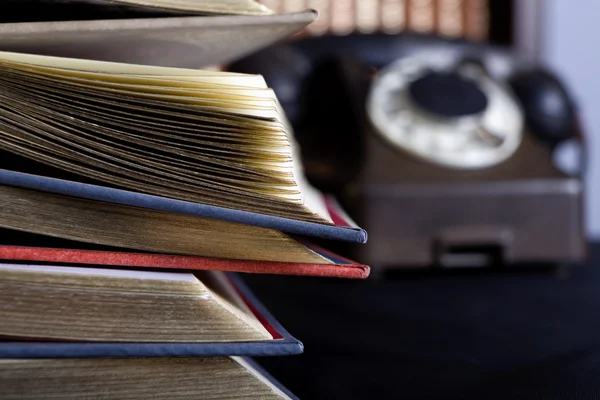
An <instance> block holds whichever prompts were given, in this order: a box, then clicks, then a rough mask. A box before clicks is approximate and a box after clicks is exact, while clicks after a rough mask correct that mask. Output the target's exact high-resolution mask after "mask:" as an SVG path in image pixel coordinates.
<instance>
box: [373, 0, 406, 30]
mask: <svg viewBox="0 0 600 400" xmlns="http://www.w3.org/2000/svg"><path fill="white" fill-rule="evenodd" d="M407 2H408V0H381V7H380V10H379V12H380V21H381V30H382V32H384V33H388V34H394V33H399V32H401V31H402V30H404V28H405V27H406V6H407Z"/></svg>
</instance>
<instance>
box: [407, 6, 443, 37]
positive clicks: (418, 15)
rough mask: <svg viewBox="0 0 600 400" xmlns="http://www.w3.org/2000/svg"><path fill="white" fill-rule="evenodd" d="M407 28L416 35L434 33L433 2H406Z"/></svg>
mask: <svg viewBox="0 0 600 400" xmlns="http://www.w3.org/2000/svg"><path fill="white" fill-rule="evenodd" d="M406 2H407V13H406V23H407V28H408V29H410V30H411V31H414V32H418V33H434V32H435V22H436V21H435V2H434V0H406Z"/></svg>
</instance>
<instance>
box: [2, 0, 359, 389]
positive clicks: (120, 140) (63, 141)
mask: <svg viewBox="0 0 600 400" xmlns="http://www.w3.org/2000/svg"><path fill="white" fill-rule="evenodd" d="M8 3H11V2H8ZM24 3H26V2H14V5H16V6H18V5H23V4H24ZM28 3H37V5H38V6H40V7H41V8H40V9H36V10H37V12H38V13H37V14H36V15H38V17H37V18H41V17H40V16H44V15H46V17H47V18H48V17H51V18H52V16H53V15H54V16H56V15H69V13H68V12H66V11H68V10H76V11H77V10H78V9H77V7H81V9H79V11H78V12H80V11H81V10H83V9H85V10H96V11H94V12H100V11H103V12H105V13H106V14H110V13H111V12H114V13H116V14H117V17H115V19H109V20H103V21H98V20H90V21H75V22H69V21H57V22H39V21H37V22H36V21H32V20H31V19H27V18H21V19H20V20H23V21H29V22H23V23H15V22H14V20H12V21H10V22H9V21H8V20H9V18H8V17H7V16H9V15H18V14H19V13H21V14H20V15H21V16H23V15H27V8H26V7H25V8H23V7H16V8H15V10H16V11H15V10H13V11H14V13H15V14H11V13H8V11H9V10H8V9H7V10H5V11H6V12H3V13H0V15H2V18H5V19H6V21H5V22H6V23H4V24H0V48H3V49H4V50H8V49H7V47H19V50H20V51H18V52H17V51H14V50H16V48H11V49H10V50H12V51H0V321H1V323H0V398H2V399H13V398H18V399H23V398H27V399H35V398H61V399H71V398H72V399H80V398H115V399H117V398H118V399H120V398H144V399H148V398H202V399H225V398H260V399H281V398H284V399H287V398H294V397H293V395H292V394H291V393H289V392H287V391H286V390H285V389H284V388H282V387H281V386H280V385H278V384H277V383H276V382H275V381H274V380H273V379H272V378H271V377H270V376H269V375H268V374H267V373H265V372H264V371H262V370H261V369H260V368H259V367H257V366H256V365H255V364H253V362H252V361H251V360H250V359H248V358H246V357H250V356H275V355H291V354H298V353H301V352H302V351H303V347H302V344H301V343H300V342H299V341H298V340H297V339H295V338H294V337H292V336H291V335H290V334H289V333H288V332H286V331H285V329H284V328H283V327H282V326H281V325H279V324H278V323H277V322H276V321H275V320H274V319H273V317H272V316H271V315H269V313H268V312H267V310H265V309H264V308H263V307H262V306H261V305H260V303H259V302H258V301H257V300H256V299H255V298H253V296H252V294H251V293H249V291H248V290H247V288H246V287H244V285H243V282H242V281H241V279H240V278H239V276H237V275H235V274H233V272H244V273H270V274H291V275H312V276H330V277H341V278H358V279H361V278H366V277H367V276H368V274H369V268H368V267H367V266H364V265H360V264H356V263H353V262H351V261H349V260H346V259H344V258H341V257H339V256H336V255H334V254H332V253H330V252H328V251H326V250H324V249H322V248H319V247H317V246H314V245H312V244H310V243H309V241H308V240H307V238H308V237H311V236H314V237H320V238H325V239H336V240H347V241H353V242H358V243H360V242H365V241H366V233H365V232H364V231H363V230H361V229H360V228H358V227H357V226H356V225H355V224H354V223H353V222H352V221H351V220H350V219H349V218H348V217H347V216H346V215H345V214H344V213H343V212H342V211H341V210H340V208H339V207H338V206H337V204H336V203H335V201H334V200H333V199H331V198H327V197H325V196H323V195H321V194H320V193H319V192H317V191H316V190H315V189H314V188H312V187H311V186H310V185H309V184H308V183H307V182H306V181H305V179H304V178H303V175H302V166H301V165H300V164H299V162H298V158H297V151H298V149H296V147H295V145H294V141H293V136H292V132H291V128H290V126H289V124H288V122H287V121H286V118H285V115H284V113H283V112H282V110H281V107H280V105H279V103H278V101H277V99H276V97H275V96H274V94H273V92H272V91H271V90H270V89H269V88H268V87H267V86H266V84H265V82H264V80H263V79H262V77H260V76H254V75H244V74H235V73H226V72H220V71H201V70H194V69H182V68H173V67H160V66H156V64H161V62H160V60H161V58H160V57H155V56H156V54H154V55H153V57H154V58H153V60H154V61H156V62H153V63H151V64H154V65H138V64H126V63H115V62H105V61H98V60H97V58H101V57H96V58H94V59H93V60H92V59H84V58H83V57H78V58H67V57H55V56H48V55H40V54H35V51H33V50H32V49H34V48H35V46H37V45H40V43H41V42H43V41H44V40H45V43H47V44H48V46H47V47H46V50H47V51H50V50H52V51H55V52H58V53H59V54H60V55H70V56H76V54H72V53H70V52H69V49H70V48H71V47H69V46H70V45H73V44H76V43H79V44H82V43H85V42H86V40H89V38H90V37H96V39H98V38H100V39H98V42H97V43H101V44H102V45H103V46H104V47H102V48H103V49H109V48H111V49H113V50H115V49H118V44H117V42H118V37H130V36H127V34H125V33H127V32H129V29H132V30H133V32H134V33H133V36H131V37H138V38H144V42H143V43H144V45H148V43H150V44H151V45H152V46H154V47H153V48H154V49H161V50H160V51H159V52H158V53H157V54H162V52H164V51H166V49H167V47H168V46H167V45H166V44H165V43H164V42H162V41H161V40H163V39H164V38H165V37H168V35H167V36H162V34H163V33H164V31H161V28H160V27H161V26H162V27H164V26H170V27H171V28H172V30H171V31H170V32H177V35H179V36H178V37H182V35H183V36H185V35H184V33H185V32H188V33H189V34H190V35H191V36H190V37H191V38H197V37H209V38H210V37H212V40H213V44H214V43H216V42H214V40H216V39H215V37H220V39H219V40H218V41H217V42H219V43H220V44H219V46H217V47H214V48H212V49H211V47H210V46H209V47H207V48H205V50H204V51H202V49H203V48H204V47H203V46H204V45H205V44H206V43H208V42H205V43H202V42H200V43H197V44H198V49H199V51H201V53H202V54H199V55H198V57H197V58H199V59H204V60H205V61H206V60H210V62H226V61H227V60H228V59H229V58H231V57H235V56H236V55H241V54H242V53H243V52H244V51H246V50H241V47H239V46H238V44H236V43H235V42H236V41H242V42H244V41H249V40H250V38H252V37H254V38H261V40H262V42H261V40H259V41H258V42H260V43H267V42H272V41H274V40H277V39H278V38H280V37H282V36H284V35H287V34H289V33H290V32H292V31H294V30H297V29H300V28H302V27H303V26H304V25H306V24H308V23H309V22H310V20H311V19H313V18H314V14H313V13H311V12H307V13H303V14H302V15H300V16H299V15H295V16H285V15H284V16H276V15H268V11H267V10H266V9H264V8H263V7H261V6H258V5H256V4H255V3H254V2H252V1H249V0H228V1H224V0H222V1H219V2H210V1H191V0H190V1H182V0H179V1H171V0H162V1H159V0H127V1H125V0H123V1H110V2H103V1H99V0H95V1H85V2H77V1H68V2H60V1H58V2H56V1H55V2H52V1H50V2H48V1H44V2H41V1H38V2H31V1H29V2H28ZM105 3H109V4H108V5H107V4H105ZM2 7H4V3H3V5H2ZM55 7H58V9H60V10H62V11H61V12H54V13H52V12H51V11H55V10H57V8H55ZM70 7H71V8H70ZM72 7H75V8H72ZM105 7H106V9H105ZM211 7H213V8H211ZM32 10H33V8H32ZM40 10H46V12H47V14H44V13H42V12H40ZM11 12H12V11H11ZM178 12H182V13H192V14H197V13H202V12H204V13H209V14H210V13H227V14H265V15H256V16H238V15H235V16H232V15H228V16H226V17H218V16H215V17H213V16H187V15H186V16H178V15H176V16H162V15H161V16H159V17H156V15H155V13H159V14H161V13H175V14H176V13H178ZM123 13H124V14H123ZM132 13H133V15H135V16H137V17H140V18H137V19H128V18H123V15H126V16H130V14H132ZM146 14H149V15H146ZM77 15H79V14H77ZM142 16H143V17H144V18H141V17H142ZM14 18H16V20H19V19H18V18H17V17H14ZM32 18H33V17H32ZM219 18H220V20H219ZM238 18H241V19H240V20H239V23H238V22H236V21H238ZM215 19H216V21H217V22H215ZM172 20H178V21H177V23H176V25H177V26H178V27H176V28H173V25H170V24H172ZM261 21H263V22H261ZM274 21H275V22H274ZM100 26H105V27H109V28H107V29H108V31H102V30H101V29H100V28H99V27H100ZM115 26H120V28H118V29H116V30H113V31H111V29H113V28H114V27H115ZM212 27H217V28H215V29H213V28H212ZM226 27H231V29H232V31H234V32H241V31H244V32H245V33H246V37H244V38H240V37H238V36H236V35H232V36H223V32H226V30H227V29H226ZM273 27H277V29H273ZM99 29H100V30H99ZM156 29H157V30H156ZM236 29H237V30H236ZM60 31H63V32H71V33H73V32H80V33H81V35H80V36H74V37H70V39H69V35H64V36H61V35H60V34H58V33H57V32H60ZM155 31H156V32H158V33H157V36H156V37H157V38H158V37H160V39H156V40H155V39H153V38H152V35H151V33H152V32H155ZM44 32H45V33H46V34H47V36H46V37H44ZM49 32H50V33H52V32H54V33H52V34H50V33H49ZM86 32H87V33H89V32H92V33H91V36H86ZM111 32H112V33H111ZM194 33H198V34H199V35H194ZM55 34H56V35H57V36H55ZM111 35H112V37H113V39H114V42H111V43H107V42H106V40H107V38H108V37H111ZM177 35H175V36H177ZM211 35H212V36H211ZM2 37H5V38H6V40H2ZM19 38H20V39H19ZM35 38H38V39H39V43H36V39H35ZM65 38H68V40H66V41H63V39H65ZM140 40H141V39H140ZM207 40H208V41H209V39H207ZM167 41H168V40H167ZM151 42H152V43H151ZM154 42H156V43H154ZM88 43H91V42H88ZM131 43H132V42H127V43H126V46H130V45H131ZM236 46H238V47H236ZM134 47H135V46H134ZM49 49H50V50H49ZM75 49H76V50H75V52H76V51H78V50H79V48H78V47H75ZM95 50H97V49H93V48H89V49H88V50H87V51H88V52H90V53H94V51H95ZM141 53H143V52H132V53H130V54H129V56H130V58H132V60H131V61H136V60H137V61H139V54H141ZM94 54H95V53H94ZM99 54H102V55H106V54H105V53H102V52H100V53H99ZM118 54H121V56H123V57H127V54H124V53H122V52H121V53H118ZM192 57H193V55H192V54H187V55H186V56H185V57H184V59H185V60H188V61H189V60H191V59H192ZM168 62H173V60H169V61H168ZM199 62H204V61H199Z"/></svg>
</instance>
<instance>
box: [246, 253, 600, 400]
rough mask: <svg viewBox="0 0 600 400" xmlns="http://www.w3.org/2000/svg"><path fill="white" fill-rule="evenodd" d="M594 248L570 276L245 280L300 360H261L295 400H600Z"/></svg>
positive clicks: (598, 256)
mask: <svg viewBox="0 0 600 400" xmlns="http://www.w3.org/2000/svg"><path fill="white" fill-rule="evenodd" d="M599 263H600V244H596V245H592V246H591V247H590V257H589V261H588V262H587V264H586V265H585V266H577V267H572V268H570V269H568V270H566V271H565V270H562V271H559V272H557V271H554V270H550V269H540V270H537V269H534V270H530V269H528V270H526V271H521V272H518V271H517V270H514V272H493V271H486V272H483V271H464V272H448V273H440V274H433V275H428V274H418V275H417V274H399V275H395V276H393V277H391V279H386V280H383V281H377V282H371V281H364V282H356V281H344V280H332V279H318V278H300V277H276V276H256V275H255V276H253V275H246V276H245V279H246V282H247V283H248V284H249V285H250V287H251V288H252V289H253V290H254V291H255V294H256V295H257V296H258V297H259V298H260V299H261V300H262V301H263V303H264V304H265V305H266V306H267V307H269V308H270V310H271V311H272V313H273V314H274V315H275V316H276V317H277V318H278V319H279V321H280V322H281V323H282V324H283V325H284V326H285V327H286V328H287V329H288V330H289V331H290V332H291V333H292V334H293V335H295V336H296V337H297V338H299V339H300V340H301V341H303V342H304V344H305V354H303V355H301V356H295V357H283V358H270V359H266V358H265V359H260V360H258V361H259V362H260V363H261V364H262V365H263V366H265V367H266V368H267V369H268V370H270V372H271V373H273V375H275V376H276V377H277V378H279V379H280V380H281V381H282V383H283V384H284V385H286V386H287V387H288V388H289V389H290V390H292V392H294V393H295V394H296V395H298V396H299V397H300V398H303V399H318V398H323V399H388V398H390V399H395V398H403V399H430V398H436V399H437V398H439V399H515V398H518V399H600V269H599V268H597V265H596V264H599Z"/></svg>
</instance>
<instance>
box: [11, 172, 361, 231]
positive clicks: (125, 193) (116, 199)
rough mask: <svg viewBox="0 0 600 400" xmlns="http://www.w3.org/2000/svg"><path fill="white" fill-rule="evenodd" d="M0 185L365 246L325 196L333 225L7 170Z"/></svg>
mask: <svg viewBox="0 0 600 400" xmlns="http://www.w3.org/2000/svg"><path fill="white" fill-rule="evenodd" d="M0 184H3V185H8V186H17V187H21V188H25V189H33V190H39V191H44V192H50V193H56V194H60V195H65V196H73V197H80V198H84V199H89V200H97V201H105V202H109V203H116V204H123V205H129V206H135V207H142V208H148V209H152V210H158V211H166V212H172V213H179V214H187V215H194V216H199V217H206V218H214V219H221V220H224V221H229V222H237V223H241V224H248V225H255V226H260V227H263V228H271V229H276V230H279V231H282V232H286V233H291V234H297V235H306V236H314V237H320V238H323V239H330V240H343V241H348V242H355V243H365V242H366V241H367V233H366V231H365V230H364V229H361V228H360V227H358V225H356V223H355V222H354V221H352V219H350V217H349V216H348V215H347V214H346V213H345V212H344V211H343V210H342V208H341V207H340V206H339V204H338V203H337V202H336V201H335V199H333V198H332V197H327V196H325V197H324V198H323V200H324V203H325V205H326V208H327V212H328V213H329V215H330V217H331V220H332V221H333V222H334V224H335V225H326V224H319V223H315V222H305V221H298V220H293V219H289V218H284V217H277V216H270V215H264V214H257V213H253V212H249V211H242V210H234V209H230V208H224V207H217V206H211V205H207V204H199V203H193V202H189V201H183V200H176V199H171V198H167V197H162V196H155V195H150V194H145V193H139V192H133V191H129V190H123V189H116V188H111V187H107V186H99V185H93V184H89V183H82V182H75V181H69V180H64V179H58V178H52V177H48V176H41V175H33V174H28V173H24V172H18V171H12V170H8V169H0Z"/></svg>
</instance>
